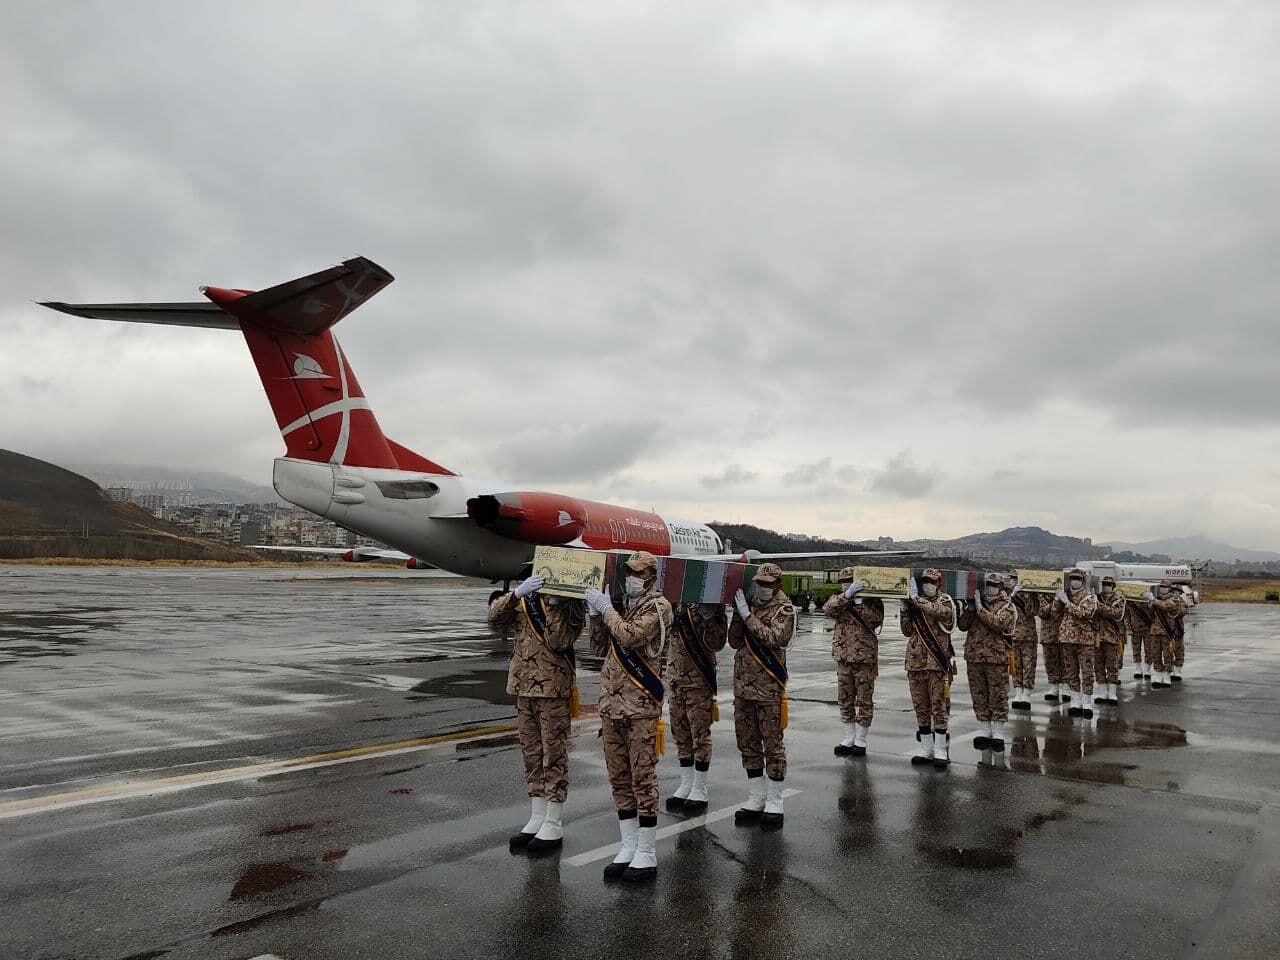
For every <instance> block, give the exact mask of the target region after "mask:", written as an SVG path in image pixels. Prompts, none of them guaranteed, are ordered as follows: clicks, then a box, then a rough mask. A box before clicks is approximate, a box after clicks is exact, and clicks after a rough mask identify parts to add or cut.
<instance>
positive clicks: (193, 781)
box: [0, 723, 517, 820]
mask: <svg viewBox="0 0 1280 960" xmlns="http://www.w3.org/2000/svg"><path fill="white" fill-rule="evenodd" d="M516 729H517V728H516V725H515V724H514V723H504V724H495V725H491V726H486V727H475V728H472V729H470V730H458V731H455V732H453V733H442V734H437V735H436V736H433V737H419V738H417V739H414V740H399V741H395V742H392V743H380V744H374V745H372V746H368V747H352V748H349V749H346V750H334V751H331V752H329V753H317V754H313V755H311V756H307V757H295V758H293V759H289V760H268V761H265V762H263V763H252V764H247V765H245V766H239V767H228V768H226V769H223V770H206V771H204V772H202V773H188V774H182V775H180V776H175V777H160V778H158V779H155V780H139V781H134V782H132V783H114V784H109V785H106V786H101V787H86V788H85V789H82V790H70V791H67V792H66V793H54V794H47V795H45V796H41V797H27V798H26V799H23V800H10V801H8V802H7V803H0V820H10V819H13V818H15V817H25V816H31V815H32V814H37V813H48V812H50V811H53V810H70V809H73V808H75V807H84V806H88V805H89V804H94V803H110V802H111V801H113V800H130V799H135V798H138V797H153V796H157V795H160V794H165V793H178V792H179V791H182V790H194V789H195V788H197V787H207V786H212V785H214V784H220V783H234V782H237V781H241V780H260V779H262V778H264V777H273V776H277V775H279V774H282V773H293V772H295V771H299V770H315V769H317V768H319V767H332V766H337V765H338V764H343V763H356V762H359V761H361V760H376V759H378V758H381V757H397V756H401V755H402V754H406V753H417V752H420V751H423V750H432V749H435V748H437V747H441V746H444V745H446V744H456V743H460V742H464V741H477V740H485V739H487V738H490V737H498V736H504V735H507V734H510V733H513V732H515V730H516Z"/></svg>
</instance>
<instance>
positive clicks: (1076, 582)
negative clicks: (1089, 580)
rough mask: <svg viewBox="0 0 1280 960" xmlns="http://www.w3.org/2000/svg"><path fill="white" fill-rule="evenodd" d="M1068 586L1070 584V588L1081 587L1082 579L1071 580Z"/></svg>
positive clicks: (1076, 588) (1077, 588)
mask: <svg viewBox="0 0 1280 960" xmlns="http://www.w3.org/2000/svg"><path fill="white" fill-rule="evenodd" d="M1070 586H1071V589H1072V590H1079V589H1080V588H1081V587H1083V586H1084V581H1083V580H1072V581H1071V584H1070Z"/></svg>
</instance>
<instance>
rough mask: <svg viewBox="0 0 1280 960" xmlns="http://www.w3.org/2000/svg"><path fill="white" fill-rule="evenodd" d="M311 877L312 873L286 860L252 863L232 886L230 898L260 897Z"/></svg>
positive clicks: (246, 898)
mask: <svg viewBox="0 0 1280 960" xmlns="http://www.w3.org/2000/svg"><path fill="white" fill-rule="evenodd" d="M310 877H311V874H309V873H307V872H305V871H303V870H299V869H297V868H296V867H291V866H289V864H287V863H285V862H284V861H276V862H274V863H251V864H249V866H248V867H247V868H246V869H245V871H244V873H242V874H240V877H239V879H237V880H236V882H235V885H234V886H232V888H231V896H230V898H229V899H231V900H248V899H249V898H250V897H260V896H262V895H264V894H268V893H274V892H275V891H276V890H279V889H280V888H282V887H287V886H290V885H292V884H295V883H299V882H300V881H303V880H308V879H310Z"/></svg>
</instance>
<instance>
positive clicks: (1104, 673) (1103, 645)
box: [1094, 581, 1126, 684]
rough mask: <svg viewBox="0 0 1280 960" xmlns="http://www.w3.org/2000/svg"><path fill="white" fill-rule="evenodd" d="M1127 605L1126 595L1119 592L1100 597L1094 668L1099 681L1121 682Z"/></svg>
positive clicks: (1108, 682)
mask: <svg viewBox="0 0 1280 960" xmlns="http://www.w3.org/2000/svg"><path fill="white" fill-rule="evenodd" d="M1104 582H1105V581H1104ZM1125 606H1126V604H1125V601H1124V597H1122V596H1120V594H1118V593H1111V594H1105V593H1104V594H1103V595H1102V596H1100V597H1098V617H1097V623H1098V661H1097V664H1096V666H1095V669H1094V677H1095V678H1096V679H1097V681H1098V682H1099V683H1107V684H1110V683H1119V682H1120V650H1121V647H1122V646H1123V645H1124V621H1125Z"/></svg>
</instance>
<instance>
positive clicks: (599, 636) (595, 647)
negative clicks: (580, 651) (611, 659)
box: [590, 617, 609, 657]
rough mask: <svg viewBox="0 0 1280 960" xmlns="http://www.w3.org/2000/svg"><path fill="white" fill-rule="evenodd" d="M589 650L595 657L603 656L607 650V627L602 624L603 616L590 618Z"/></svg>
mask: <svg viewBox="0 0 1280 960" xmlns="http://www.w3.org/2000/svg"><path fill="white" fill-rule="evenodd" d="M590 629H591V652H592V653H594V654H595V655H596V656H597V657H603V656H604V655H605V654H607V653H608V652H609V628H608V627H606V626H605V624H604V618H603V617H592V618H591V628H590Z"/></svg>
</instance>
